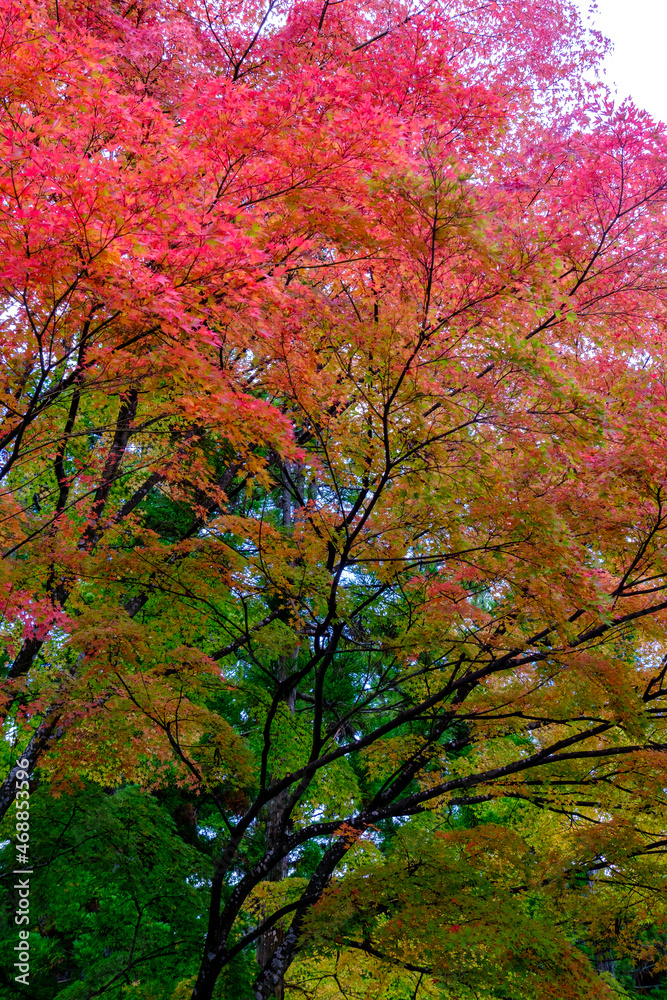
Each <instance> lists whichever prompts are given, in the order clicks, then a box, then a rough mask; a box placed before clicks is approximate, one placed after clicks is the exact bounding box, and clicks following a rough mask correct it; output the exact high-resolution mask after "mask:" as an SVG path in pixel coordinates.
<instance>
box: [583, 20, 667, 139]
mask: <svg viewBox="0 0 667 1000" xmlns="http://www.w3.org/2000/svg"><path fill="white" fill-rule="evenodd" d="M575 2H576V3H577V4H578V6H579V8H580V9H581V11H582V14H583V16H584V23H589V24H590V23H592V24H593V26H594V27H596V28H598V29H599V30H600V31H601V32H602V33H603V34H604V35H606V36H607V38H610V39H611V41H612V42H613V44H614V51H613V52H612V54H611V56H609V57H608V58H607V61H606V64H605V65H606V67H607V74H606V75H607V79H608V81H609V82H610V84H613V83H615V84H616V86H617V95H618V98H619V99H622V98H624V97H627V96H631V97H632V98H633V99H634V102H635V104H637V105H638V106H639V107H642V108H645V109H646V110H647V111H649V112H650V113H651V114H652V115H653V117H654V118H657V119H660V120H661V121H663V122H667V0H598V2H597V11H595V10H593V11H591V22H587V15H588V13H589V8H590V6H591V3H590V0H575ZM612 89H613V88H612Z"/></svg>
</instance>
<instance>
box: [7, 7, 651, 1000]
mask: <svg viewBox="0 0 667 1000" xmlns="http://www.w3.org/2000/svg"><path fill="white" fill-rule="evenodd" d="M2 12H3V24H4V29H3V30H4V33H3V35H2V65H3V76H4V83H5V87H4V90H5V92H6V93H7V95H8V96H7V98H6V100H5V103H4V105H3V110H2V115H3V132H2V136H3V139H2V141H3V143H4V147H5V148H4V153H5V156H4V157H3V160H4V162H5V163H6V167H5V170H4V173H3V175H2V206H3V215H2V222H1V224H0V238H1V239H2V250H3V260H4V261H5V262H6V263H5V264H4V268H3V274H2V290H3V296H4V311H3V314H2V317H3V320H2V321H3V325H4V332H5V336H4V351H5V356H4V359H3V360H4V363H5V367H6V377H5V384H4V386H3V420H4V423H3V427H2V434H3V438H2V442H3V445H2V446H3V449H4V450H3V453H2V454H3V463H4V468H3V483H4V484H5V485H4V492H3V495H2V503H3V505H4V508H3V515H2V525H3V539H2V544H3V554H4V559H3V563H2V565H3V573H4V576H3V581H2V582H3V586H4V588H5V594H6V600H5V609H4V615H5V625H4V632H3V637H4V641H5V644H6V657H5V667H6V672H7V680H6V682H5V684H4V687H3V694H4V698H5V713H6V719H7V727H8V728H7V733H8V737H9V741H10V742H11V752H12V760H11V761H8V767H9V775H8V778H7V780H6V781H5V784H4V786H3V799H2V803H3V809H4V810H5V811H6V810H7V808H8V806H9V804H10V802H11V800H12V797H13V791H14V786H15V781H14V773H15V768H14V769H12V763H13V761H14V760H15V759H16V756H17V754H20V755H22V756H23V757H25V756H27V757H28V759H29V761H30V764H31V767H32V768H33V769H36V772H35V773H36V774H38V775H39V779H40V781H41V782H43V784H44V787H46V786H48V787H49V788H50V789H51V791H52V792H53V791H55V793H57V794H62V793H63V792H65V793H66V794H68V795H69V796H75V795H76V794H79V793H78V792H77V791H76V788H77V782H78V781H80V780H84V779H85V780H88V781H93V782H97V783H99V784H100V785H101V786H103V787H106V788H114V787H116V786H122V785H125V784H128V783H129V784H131V785H139V786H141V788H143V789H144V794H145V795H159V794H161V793H162V792H163V791H164V789H167V788H172V789H174V788H175V789H179V790H180V791H179V794H181V795H183V796H185V797H186V799H187V801H188V803H189V808H190V809H191V810H192V809H193V808H194V807H195V806H196V807H197V808H198V809H199V811H200V814H201V815H205V816H206V825H207V829H208V830H210V831H211V837H212V838H213V837H214V838H215V839H214V840H212V843H211V857H212V874H211V876H210V894H209V899H208V912H207V926H208V930H207V934H206V941H205V942H204V943H203V946H202V949H201V955H200V956H199V960H198V962H199V964H198V971H197V973H196V976H195V981H194V982H190V983H189V984H188V982H187V981H185V982H184V983H182V984H181V986H180V987H179V989H180V993H179V994H178V995H179V996H180V995H183V996H186V995H187V994H188V991H191V995H192V997H193V998H196V1000H203V998H210V997H212V996H213V995H214V993H215V991H216V988H217V987H216V983H219V981H220V976H221V974H224V972H225V970H226V969H228V968H229V966H230V963H232V962H233V961H235V960H236V959H237V957H238V956H240V955H244V954H246V953H247V952H248V951H249V950H250V951H252V949H254V948H255V947H257V953H258V955H259V957H260V959H261V965H260V968H259V972H258V976H257V979H256V982H255V983H254V985H253V987H252V995H253V996H254V997H255V998H257V1000H262V998H265V997H269V996H271V995H280V994H281V993H282V992H283V989H284V985H285V981H286V980H285V977H286V976H287V975H288V974H294V976H295V979H294V980H293V982H292V986H293V988H294V989H299V990H302V991H306V993H308V991H309V990H310V992H311V994H312V993H313V991H315V992H316V989H325V988H326V989H329V986H326V987H325V986H322V984H323V983H329V982H336V983H338V984H340V982H341V978H340V977H341V975H343V972H344V974H345V975H350V976H352V977H353V979H354V977H355V976H356V977H359V976H361V978H362V979H363V976H364V975H365V974H366V971H367V970H368V969H369V968H374V969H376V970H377V969H382V970H387V969H390V970H391V972H388V973H387V975H390V976H394V977H398V979H394V980H392V982H393V983H394V985H393V986H392V987H391V989H392V990H393V991H394V993H393V995H395V996H398V995H400V991H401V990H403V991H408V992H407V993H406V995H414V996H417V995H419V991H420V990H422V991H424V992H423V995H429V991H431V992H432V991H433V990H436V989H439V990H444V991H445V993H446V994H447V991H448V995H450V996H466V995H470V994H469V993H468V994H466V990H467V991H470V990H479V989H486V990H487V991H489V995H490V996H507V995H512V996H516V995H521V996H527V997H528V996H531V997H532V996H544V995H548V990H552V992H553V990H554V989H555V990H556V991H557V995H558V996H559V997H565V996H578V995H582V991H584V995H586V996H589V997H590V996H595V995H599V996H601V997H602V996H607V995H609V994H608V987H607V986H606V985H605V983H604V981H603V980H602V979H599V978H596V976H595V975H594V973H593V971H592V967H591V966H590V963H588V964H587V959H586V958H585V957H583V952H580V951H578V950H577V949H576V948H574V947H573V944H572V942H573V941H574V940H575V939H577V938H579V939H584V938H586V937H588V939H589V941H590V942H591V947H594V946H595V943H596V941H597V942H599V941H600V940H606V939H607V938H608V936H609V934H610V933H611V928H615V927H616V923H617V920H616V918H617V915H618V913H619V912H620V911H621V910H623V911H625V912H626V914H627V913H630V911H632V914H633V916H632V920H635V921H636V923H637V926H642V927H643V926H644V925H645V923H646V919H647V918H646V913H645V909H642V906H643V905H644V904H643V902H642V894H643V893H646V892H647V891H650V893H651V894H652V898H653V906H654V908H655V910H656V912H657V910H658V909H659V904H658V902H656V901H660V900H662V896H663V895H664V891H665V884H664V880H663V879H662V868H661V864H660V855H661V853H662V852H663V851H664V846H665V843H666V841H665V834H664V824H665V808H664V803H663V799H664V795H663V791H662V789H663V787H664V763H665V756H664V753H665V738H664V727H663V724H662V715H663V711H664V708H663V701H664V697H665V691H664V689H663V683H664V677H665V670H666V669H667V668H666V667H665V662H666V661H665V659H664V642H665V634H664V631H665V624H666V621H667V619H666V618H665V612H666V611H667V597H666V594H665V588H666V587H667V580H666V579H665V552H664V546H663V544H662V537H663V536H662V532H663V529H664V525H665V509H664V505H665V495H664V491H665V483H666V475H667V467H666V462H665V448H664V434H665V428H664V419H663V413H664V405H665V402H664V401H665V392H666V383H667V379H666V375H667V372H666V369H665V351H664V308H665V279H664V260H665V247H666V245H667V227H666V225H665V217H664V210H665V190H666V185H667V163H666V161H665V137H664V135H663V132H662V131H661V129H660V128H659V127H657V126H656V125H655V123H653V122H652V121H651V120H650V118H649V117H648V116H646V115H645V114H644V113H642V112H639V111H638V110H637V109H635V108H634V107H632V106H631V105H624V106H622V107H621V108H615V107H614V106H613V104H612V103H611V102H610V101H609V100H608V98H607V97H606V93H605V91H604V89H603V88H602V87H601V86H600V85H599V84H594V83H591V82H589V77H590V78H591V79H592V78H593V77H592V72H593V71H594V69H595V67H596V65H597V63H598V60H599V56H600V52H601V51H602V47H603V46H602V42H600V41H599V40H596V39H593V40H592V41H591V40H587V39H586V38H585V36H584V34H583V31H582V29H581V27H580V26H579V23H578V21H577V18H576V15H575V13H574V11H573V9H572V8H571V7H570V6H568V4H566V3H562V2H560V0H558V2H556V0H554V2H553V3H550V4H539V5H537V4H533V3H522V4H506V5H498V4H491V5H488V6H482V7H478V6H477V5H474V4H463V5H457V6H456V7H454V6H453V5H451V4H450V3H449V2H448V0H436V2H434V3H429V4H426V5H424V6H423V7H419V6H414V7H413V6H410V5H402V4H393V3H387V4H385V3H382V2H378V3H372V4H363V5H359V4H358V5H354V4H349V5H348V4H347V3H339V4H333V3H324V4H321V3H319V4H315V3H310V2H307V3H299V4H297V3H293V4H285V5H281V4H278V3H270V4H269V6H268V7H265V8H262V7H260V6H259V5H254V4H226V3H219V4H218V3H213V4H211V3H207V2H204V3H202V4H198V3H196V2H193V3H182V4H171V3H168V2H166V0H164V2H163V0H155V2H153V3H148V2H146V3H139V4H131V5H127V6H123V5H122V4H119V3H116V2H109V0H99V2H92V0H91V2H80V3H78V2H74V0H62V2H61V0H59V2H58V3H57V4H56V5H54V6H53V7H50V6H49V5H48V4H47V5H42V4H38V3H36V2H34V3H33V2H31V3H28V4H25V3H24V4H21V5H20V6H19V5H17V4H15V3H11V2H9V0H3V3H2ZM7 746H8V747H9V743H8V744H7ZM40 794H41V793H40ZM508 803H509V804H512V803H514V804H516V803H519V804H520V805H521V807H522V809H523V812H522V813H521V815H522V817H523V818H522V824H523V825H522V827H521V829H520V830H517V829H516V824H515V823H514V824H513V822H511V821H510V820H509V819H508V817H507V813H506V809H507V806H508ZM105 808H106V807H105ZM147 808H150V807H147ZM462 810H464V811H465V810H472V812H471V813H470V816H472V817H473V818H474V823H475V824H478V825H474V826H472V827H471V826H470V823H468V822H463V821H462V820H461V821H460V817H461V816H464V815H468V814H467V813H462V812H461V811H462ZM485 810H486V811H485ZM504 810H505V811H504ZM212 811H213V812H212ZM150 815H151V816H152V815H153V813H152V812H151V813H150ZM447 817H449V820H447ZM545 817H546V818H545ZM479 824H481V825H479ZM186 853H187V852H186ZM178 856H179V858H182V857H184V855H183V853H182V852H181V853H179V855H178ZM179 864H180V862H179ZM607 883H611V886H610V887H607ZM647 886H648V887H649V888H648V889H646V887H647ZM660 905H662V904H661V903H660ZM582 911H583V914H584V915H583V917H582ZM555 914H558V915H559V919H560V920H561V924H559V925H558V926H554V921H555V917H554V915H555ZM435 915H437V916H435ZM408 928H409V930H408ZM614 933H616V930H614ZM616 936H617V937H618V934H617V935H616ZM626 943H627V942H626ZM622 944H623V942H621V943H620V944H619V945H618V947H621V946H622ZM628 947H629V946H628ZM332 948H333V951H334V952H335V951H338V953H339V954H338V955H333V952H332V950H331V949H332ZM309 949H310V951H309ZM341 954H342V959H341ZM332 955H333V957H332ZM135 957H136V956H135ZM123 961H125V960H123ZM128 961H129V962H130V964H132V963H133V962H134V961H135V958H134V957H133V956H132V955H130V958H129V959H128ZM339 961H342V962H343V967H344V968H343V971H341V969H339V968H338V966H337V965H336V963H337V962H339ZM294 963H296V964H294ZM318 963H319V964H318ZM322 963H324V965H323V964H322ZM326 963H329V964H328V965H327V964H326ZM331 963H333V965H332V964H331ZM355 963H356V964H355ZM374 963H375V964H374ZM497 969H500V972H498V971H497ZM290 970H292V973H290ZM313 970H314V971H313ZM345 970H347V971H345ZM365 970H366V971H365ZM130 971H133V969H132V970H131V969H130V966H127V967H124V972H123V975H125V976H126V977H127V976H129V975H130ZM133 974H134V972H133ZM383 974H384V973H383ZM105 975H106V973H105ZM309 976H310V977H311V978H310V979H309ZM313 977H314V979H313ZM332 977H333V978H332ZM415 977H416V980H415ZM128 981H129V980H128ZM313 981H315V982H316V983H319V984H320V985H319V986H317V988H315V987H313V986H312V985H309V984H312V982H313ZM289 982H290V981H289V980H288V985H289ZM396 983H398V985H396ZM102 985H103V984H102V983H99V982H94V983H92V984H90V989H91V990H92V991H93V992H89V993H86V992H85V991H86V990H87V989H89V985H88V984H87V985H85V986H84V987H83V989H84V993H83V995H86V996H88V995H90V996H93V995H95V993H94V991H95V990H98V992H99V989H100V988H101V986H102ZM113 988H116V987H115V986H114V987H113ZM161 988H162V987H161ZM336 988H337V989H338V988H341V989H342V987H340V986H336ZM494 990H495V991H496V992H493V991H494ZM183 991H185V992H183ZM508 991H509V992H508ZM512 991H513V992H512ZM324 995H327V994H326V993H325V994H324ZM329 995H332V994H331V993H329ZM333 995H335V994H333Z"/></svg>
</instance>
